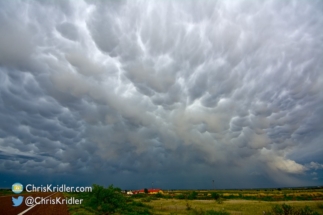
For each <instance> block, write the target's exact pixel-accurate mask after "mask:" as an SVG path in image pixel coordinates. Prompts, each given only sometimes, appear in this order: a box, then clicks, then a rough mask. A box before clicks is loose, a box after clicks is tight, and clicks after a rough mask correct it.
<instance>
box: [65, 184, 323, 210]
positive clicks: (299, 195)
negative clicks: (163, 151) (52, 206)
mask: <svg viewBox="0 0 323 215" xmlns="http://www.w3.org/2000/svg"><path fill="white" fill-rule="evenodd" d="M215 193H216V195H214V194H215ZM89 194H90V193H89ZM65 195H66V196H69V197H71V196H74V197H76V198H77V197H81V195H82V194H80V193H66V194H65ZM83 195H84V194H83ZM122 196H123V198H124V201H125V202H128V203H127V204H129V203H131V202H132V203H131V204H132V205H134V206H136V207H135V208H139V209H140V208H141V209H143V208H146V209H147V210H148V211H149V212H148V213H145V214H156V215H158V214H159V215H162V214H191V215H197V214H212V213H206V212H207V211H209V212H210V211H211V210H213V211H224V212H227V214H243V215H256V214H264V213H263V212H266V214H268V212H270V211H272V208H273V206H274V205H280V206H281V205H282V204H284V203H285V204H288V205H290V206H292V207H293V208H294V209H295V210H296V209H300V208H304V207H305V206H309V207H310V208H311V210H313V211H316V212H318V213H319V214H323V189H322V188H320V189H318V188H315V189H255V190H216V191H215V190H172V191H167V190H164V192H163V194H157V195H149V194H140V195H132V196H129V195H124V194H122ZM88 197H89V196H83V198H84V201H85V202H87V200H88ZM215 197H216V199H215ZM119 198H120V196H119ZM139 206H140V207H139ZM136 210H137V209H134V210H132V211H133V214H142V212H139V213H137V212H136ZM69 211H70V214H72V215H91V214H102V213H99V212H98V211H96V209H95V207H87V206H86V204H85V205H75V206H73V205H71V206H69ZM203 212H204V213H203ZM112 214H123V212H121V213H112ZM125 214H126V213H125ZM213 214H216V213H213ZM223 214H224V213H223Z"/></svg>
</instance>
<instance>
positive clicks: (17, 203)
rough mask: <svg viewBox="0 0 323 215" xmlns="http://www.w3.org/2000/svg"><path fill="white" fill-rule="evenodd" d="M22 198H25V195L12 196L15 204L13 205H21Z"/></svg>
mask: <svg viewBox="0 0 323 215" xmlns="http://www.w3.org/2000/svg"><path fill="white" fill-rule="evenodd" d="M22 200H24V197H23V196H18V198H14V197H12V202H13V205H12V206H14V207H18V206H19V205H21V203H22Z"/></svg>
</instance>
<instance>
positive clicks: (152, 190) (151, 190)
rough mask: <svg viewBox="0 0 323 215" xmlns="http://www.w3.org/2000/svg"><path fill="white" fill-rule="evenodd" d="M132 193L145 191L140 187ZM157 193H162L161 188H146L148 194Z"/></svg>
mask: <svg viewBox="0 0 323 215" xmlns="http://www.w3.org/2000/svg"><path fill="white" fill-rule="evenodd" d="M132 193H133V194H139V193H145V190H144V189H141V190H135V191H132ZM157 193H163V191H162V190H161V189H158V188H156V189H148V194H157Z"/></svg>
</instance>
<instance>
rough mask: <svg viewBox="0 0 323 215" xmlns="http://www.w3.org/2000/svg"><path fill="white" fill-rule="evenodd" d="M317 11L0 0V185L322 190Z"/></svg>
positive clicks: (294, 0)
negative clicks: (0, 178) (316, 187)
mask: <svg viewBox="0 0 323 215" xmlns="http://www.w3.org/2000/svg"><path fill="white" fill-rule="evenodd" d="M322 9H323V4H322V1H319V0H317V1H315V0H310V1H300V0H291V1H279V0H266V1H248V0H239V1H221V0H219V1H45V2H43V1H1V2H0V26H1V28H0V110H1V111H0V160H1V162H0V174H1V175H3V176H4V178H6V181H2V182H0V185H1V184H2V185H3V186H7V185H11V183H13V182H15V181H12V182H11V181H10V180H11V178H19V177H21V176H24V177H25V178H26V180H32V181H35V182H37V183H49V182H52V181H57V180H59V178H64V180H69V183H73V181H75V183H76V182H77V183H87V184H91V183H94V182H95V183H103V184H110V183H114V184H116V185H117V186H122V187H123V188H142V187H144V186H145V187H147V186H150V184H151V183H152V182H153V183H154V184H155V186H158V187H161V188H211V187H212V183H211V180H213V179H214V180H215V181H216V186H217V187H218V188H236V187H273V186H307V185H319V184H322V182H323V178H322V177H323V171H322V169H323V156H322V155H323V148H322V139H323V73H322V68H323V60H322V57H323V32H322V30H321V29H322V26H323V10H322ZM130 178H131V181H130V180H129V179H130ZM63 182H65V183H67V182H66V181H63ZM26 183H28V181H26Z"/></svg>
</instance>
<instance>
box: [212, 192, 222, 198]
mask: <svg viewBox="0 0 323 215" xmlns="http://www.w3.org/2000/svg"><path fill="white" fill-rule="evenodd" d="M211 196H212V199H215V200H217V199H218V198H220V194H218V193H215V192H213V193H211Z"/></svg>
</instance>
